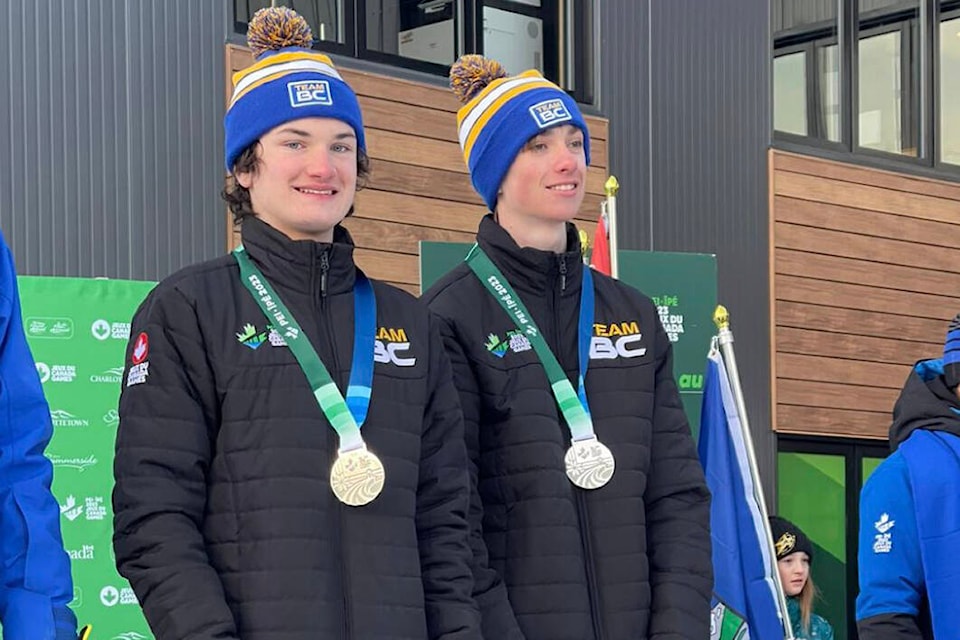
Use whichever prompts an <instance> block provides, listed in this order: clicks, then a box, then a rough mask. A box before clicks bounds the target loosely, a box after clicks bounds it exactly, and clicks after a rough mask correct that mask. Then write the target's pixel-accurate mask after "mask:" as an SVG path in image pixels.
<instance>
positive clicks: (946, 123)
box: [939, 17, 960, 164]
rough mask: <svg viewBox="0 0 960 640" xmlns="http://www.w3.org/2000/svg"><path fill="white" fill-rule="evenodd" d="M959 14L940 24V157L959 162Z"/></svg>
mask: <svg viewBox="0 0 960 640" xmlns="http://www.w3.org/2000/svg"><path fill="white" fill-rule="evenodd" d="M957 69H960V17H954V18H952V19H947V20H944V21H943V22H941V23H940V123H939V124H940V160H941V161H942V162H949V163H951V164H960V75H958V73H957Z"/></svg>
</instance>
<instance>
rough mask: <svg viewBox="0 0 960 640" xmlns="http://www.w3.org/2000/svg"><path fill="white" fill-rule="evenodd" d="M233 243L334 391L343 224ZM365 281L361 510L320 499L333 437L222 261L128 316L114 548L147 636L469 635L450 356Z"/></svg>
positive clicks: (346, 362)
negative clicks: (370, 330)
mask: <svg viewBox="0 0 960 640" xmlns="http://www.w3.org/2000/svg"><path fill="white" fill-rule="evenodd" d="M243 243H244V246H245V247H246V249H247V252H248V254H249V255H250V257H251V258H252V259H253V261H254V262H255V263H256V264H257V265H258V266H259V268H260V269H261V270H262V271H263V273H264V275H265V276H266V277H267V279H268V280H269V281H270V282H271V284H273V285H274V288H275V289H276V290H277V292H278V294H279V296H280V297H281V299H282V300H283V301H284V303H285V304H286V306H287V307H288V308H289V309H290V310H291V312H292V313H293V315H294V316H295V318H296V319H297V321H298V322H299V323H300V325H301V327H302V328H303V330H304V331H305V332H306V334H307V335H308V336H309V338H310V341H311V343H312V344H313V345H314V347H315V349H316V350H317V353H318V354H319V356H320V358H321V359H322V360H323V361H324V363H325V364H326V365H327V368H328V369H329V370H330V373H331V375H332V376H333V378H334V380H335V381H336V382H337V385H338V386H339V387H340V389H341V391H343V390H345V388H346V383H347V380H348V378H349V370H350V364H351V358H352V349H353V294H352V289H353V282H354V276H355V267H354V263H353V259H352V252H353V246H352V243H351V242H350V239H349V236H348V235H347V233H346V231H344V230H342V229H339V228H338V230H337V236H336V242H335V243H334V244H333V245H329V244H326V245H325V244H318V243H314V242H309V241H300V242H293V241H291V240H289V239H288V238H287V237H286V236H284V235H283V234H281V233H279V232H277V231H275V230H274V229H272V228H271V227H269V226H268V225H266V224H264V223H263V222H261V221H259V220H257V219H249V220H248V221H246V222H245V223H244V227H243ZM373 284H374V290H375V293H376V299H377V327H378V334H379V335H378V338H379V340H380V343H381V344H380V345H378V347H382V349H381V348H378V349H377V352H378V356H377V359H376V360H377V361H376V364H375V372H374V381H373V394H372V400H371V403H370V410H369V414H368V417H367V420H366V422H365V424H364V425H363V435H364V439H365V440H366V442H367V445H368V446H369V448H370V450H371V451H373V452H375V453H376V454H377V455H378V456H379V457H380V459H381V460H382V461H383V464H384V467H385V469H386V486H385V488H384V490H383V493H382V494H381V495H380V496H379V497H378V498H377V499H376V500H375V501H374V502H373V503H371V504H369V505H367V506H364V507H359V508H354V507H347V506H343V505H341V504H340V503H339V502H338V501H337V499H336V498H335V497H334V495H333V494H332V493H331V490H330V486H329V472H330V467H331V464H332V462H333V460H334V457H335V455H336V450H337V438H336V434H335V432H334V431H333V429H332V428H331V427H330V426H329V423H328V422H327V420H326V418H325V417H324V416H323V414H322V412H321V410H320V408H319V407H318V405H317V403H316V401H315V400H314V398H313V394H312V393H311V391H310V388H309V386H308V384H307V380H306V377H305V376H304V374H303V372H302V371H301V369H300V367H299V366H298V364H297V362H296V360H295V359H294V356H293V354H292V353H291V352H290V350H289V348H288V347H286V346H285V345H283V344H282V343H281V341H280V340H279V339H278V336H276V335H271V333H270V332H269V330H268V328H267V326H266V325H267V320H266V318H265V316H264V315H263V313H262V312H261V311H260V309H259V307H258V306H257V304H256V303H255V301H254V299H253V297H252V296H251V295H250V293H249V292H248V291H247V290H246V289H245V288H244V287H243V285H242V284H241V282H240V278H239V268H238V267H237V265H236V263H235V261H234V259H233V258H232V257H230V256H225V257H223V258H220V259H216V260H213V261H211V262H208V263H205V264H202V265H199V266H195V267H191V268H188V269H186V270H184V271H182V272H180V273H178V274H175V275H174V276H171V277H170V278H168V279H167V280H166V281H164V282H163V283H161V284H160V285H159V286H158V287H157V288H156V289H155V290H154V291H153V292H152V293H151V294H150V296H149V297H148V298H147V300H146V301H145V302H144V303H143V305H142V306H141V307H140V309H139V310H138V311H137V314H136V316H135V318H134V321H133V329H132V333H131V336H132V338H131V347H130V348H128V353H127V373H126V374H125V376H126V377H125V379H124V389H123V393H122V396H121V400H120V419H121V422H120V428H119V432H118V435H117V451H116V461H115V475H116V488H115V490H114V495H113V504H114V509H115V513H116V517H115V521H114V547H115V550H116V558H117V565H118V567H119V569H120V572H121V573H122V574H123V575H124V576H125V577H127V578H128V579H129V580H130V582H131V584H132V585H133V588H134V591H135V592H136V594H137V597H138V598H139V599H140V602H141V603H142V605H143V608H144V612H145V613H146V616H147V620H148V621H149V623H150V626H151V628H152V629H153V631H154V633H155V634H156V637H157V638H158V640H201V639H203V640H213V639H217V640H221V639H224V640H226V639H236V638H242V639H243V640H308V639H309V640H315V639H317V638H324V639H327V638H331V639H353V638H357V639H365V640H385V639H396V640H400V639H403V640H425V639H428V638H429V639H434V638H437V639H440V638H442V639H445V640H453V639H457V640H460V639H463V640H467V639H469V640H479V638H480V634H479V614H478V612H477V608H476V605H475V603H474V602H473V601H472V598H471V590H472V577H471V573H470V566H469V563H470V548H469V544H468V541H467V535H468V529H467V519H466V515H467V513H466V512H467V508H468V503H469V489H468V481H469V480H468V475H467V472H466V451H465V447H464V445H463V436H462V433H463V432H462V419H461V416H460V409H459V407H458V404H457V394H456V391H455V389H454V387H453V385H452V383H451V378H450V366H449V362H448V360H447V358H446V356H445V355H444V353H443V348H442V345H441V342H440V338H439V336H438V334H437V332H436V327H435V326H431V325H432V321H431V320H430V318H429V314H428V313H427V311H426V310H425V309H423V308H422V307H421V305H420V304H419V303H417V302H416V301H415V300H414V299H413V298H412V297H410V296H409V295H408V294H406V293H405V292H402V291H399V290H397V289H394V288H392V287H389V286H387V285H384V284H381V283H378V282H374V283H373ZM248 325H249V327H252V328H253V331H251V330H249V329H248ZM141 332H142V333H144V334H146V336H147V338H148V343H147V345H148V346H147V352H146V354H145V355H144V354H142V353H139V352H138V354H137V357H136V358H137V360H140V359H144V362H143V363H142V364H141V365H134V366H131V358H132V357H134V356H133V355H132V353H133V350H134V347H133V345H135V344H136V343H137V342H138V336H139V335H140V334H141ZM404 343H408V345H404ZM394 345H395V346H394ZM147 364H148V366H147V367H146V371H144V367H143V366H142V365H147ZM137 367H139V368H137ZM144 373H145V374H146V375H145V378H144ZM141 380H142V381H141Z"/></svg>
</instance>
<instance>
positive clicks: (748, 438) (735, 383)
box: [713, 305, 794, 640]
mask: <svg viewBox="0 0 960 640" xmlns="http://www.w3.org/2000/svg"><path fill="white" fill-rule="evenodd" d="M713 323H714V324H715V325H717V331H718V333H717V343H718V345H719V347H720V354H721V355H722V356H723V364H724V366H725V367H726V369H727V374H728V377H729V378H730V390H731V392H732V393H733V400H734V402H735V403H736V405H737V413H738V414H740V429H741V431H742V433H743V442H744V446H745V447H746V449H747V461H748V462H749V464H750V475H751V476H752V480H753V486H754V487H755V491H756V493H757V496H756V498H757V503H758V505H759V508H760V515H761V517H762V518H763V531H764V534H765V535H764V542H765V543H766V545H767V553H768V554H769V557H770V559H771V561H772V562H773V567H772V572H771V573H772V574H773V583H774V585H775V586H776V589H777V606H778V607H779V608H780V621H781V623H782V624H783V637H784V639H785V640H794V637H793V629H792V628H791V627H790V614H789V613H788V612H787V598H786V596H785V595H784V591H783V584H782V583H781V582H780V571H779V569H778V568H777V551H776V549H775V548H774V544H773V534H772V533H771V531H770V515H769V513H768V512H767V502H766V500H764V497H763V485H761V484H760V470H759V468H758V467H757V454H756V453H755V452H754V450H753V436H752V435H751V432H750V423H749V422H747V405H746V402H745V401H744V399H743V389H742V388H741V386H740V371H739V370H738V369H737V357H736V355H735V354H734V352H733V331H731V330H730V314H729V313H728V312H727V308H726V307H724V306H723V305H717V308H716V310H715V311H714V312H713Z"/></svg>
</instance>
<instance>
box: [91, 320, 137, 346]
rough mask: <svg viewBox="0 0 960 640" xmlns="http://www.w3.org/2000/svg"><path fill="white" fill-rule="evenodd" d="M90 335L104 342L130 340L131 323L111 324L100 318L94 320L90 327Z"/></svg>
mask: <svg viewBox="0 0 960 640" xmlns="http://www.w3.org/2000/svg"><path fill="white" fill-rule="evenodd" d="M90 333H91V334H92V335H93V337H94V338H96V339H97V340H99V341H101V342H103V341H105V340H110V339H113V340H129V339H130V323H129V322H110V321H109V320H104V319H103V318H100V319H98V320H94V321H93V324H92V325H90Z"/></svg>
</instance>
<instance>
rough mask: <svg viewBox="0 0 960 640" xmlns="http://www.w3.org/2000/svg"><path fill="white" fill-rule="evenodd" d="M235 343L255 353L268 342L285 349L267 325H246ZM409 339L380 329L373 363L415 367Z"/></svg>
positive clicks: (400, 331) (401, 332) (399, 330)
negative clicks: (260, 327) (259, 326)
mask: <svg viewBox="0 0 960 640" xmlns="http://www.w3.org/2000/svg"><path fill="white" fill-rule="evenodd" d="M236 336H237V342H238V343H240V344H242V345H243V346H245V347H248V348H250V349H253V350H254V351H256V350H257V349H258V348H259V347H260V345H262V344H264V343H266V342H269V343H270V345H271V346H273V347H286V346H287V342H286V340H284V339H283V336H281V335H280V334H279V333H278V332H277V330H276V329H275V328H274V327H273V325H270V324H267V325H266V328H265V329H264V330H263V331H260V330H259V329H258V328H257V325H255V324H253V323H247V324H245V325H244V326H243V329H242V330H241V331H238V332H237V333H236ZM410 349H411V346H410V339H409V338H408V337H407V331H406V329H403V328H393V327H380V328H379V329H377V335H376V339H375V340H374V342H373V361H374V362H379V363H381V364H393V365H395V366H398V367H415V366H416V365H417V358H416V357H415V356H413V355H411V353H410Z"/></svg>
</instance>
